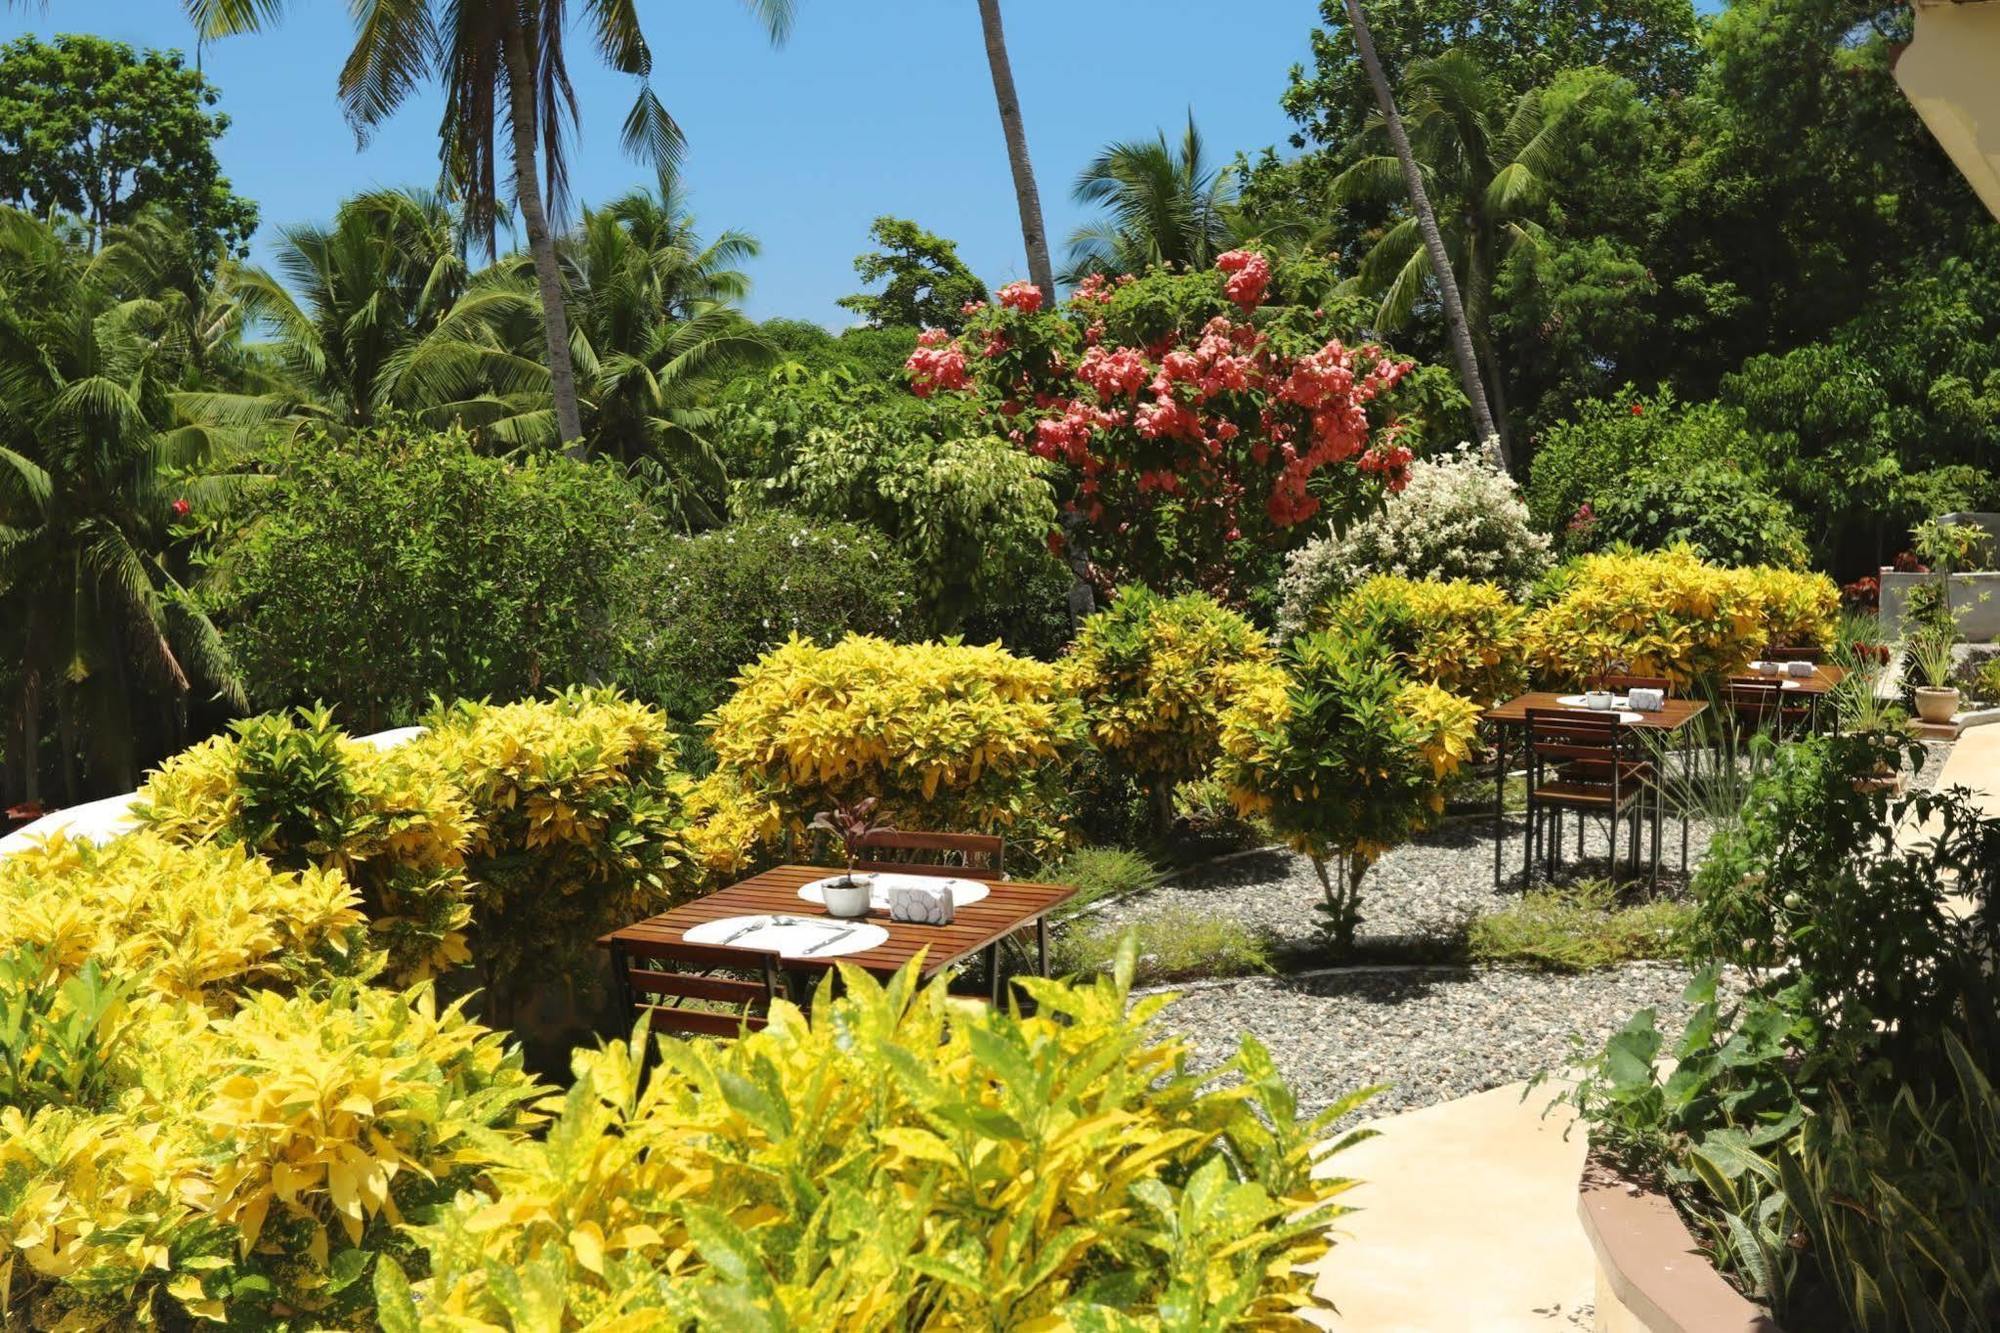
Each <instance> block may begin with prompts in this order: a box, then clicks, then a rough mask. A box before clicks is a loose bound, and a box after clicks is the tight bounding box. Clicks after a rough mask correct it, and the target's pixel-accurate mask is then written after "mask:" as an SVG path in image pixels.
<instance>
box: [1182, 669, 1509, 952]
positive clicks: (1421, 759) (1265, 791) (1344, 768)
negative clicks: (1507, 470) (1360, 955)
mask: <svg viewBox="0 0 2000 1333" xmlns="http://www.w3.org/2000/svg"><path fill="white" fill-rule="evenodd" d="M1239 671H1240V672H1241V673H1242V677H1243V679H1242V680H1241V681H1239V683H1238V687H1237V695H1236V701H1235V703H1234V704H1233V705H1232V706H1231V708H1230V710H1229V712H1228V713H1227V714H1226V715H1225V716H1224V718H1223V723H1222V752H1223V759H1222V762H1221V763H1220V764H1219V765H1218V766H1217V776H1218V777H1220V778H1221V779H1222V781H1224V782H1226V783H1227V784H1228V785H1229V788H1230V797H1231V799H1232V800H1234V801H1235V802H1236V804H1237V808H1238V809H1239V810H1240V811H1242V812H1243V813H1244V814H1245V815H1255V816H1262V817H1263V818H1264V819H1265V820H1266V821H1267V822H1268V823H1269V824H1270V826H1271V828H1272V830H1273V831H1274V832H1276V833H1277V834H1278V836H1279V837H1281V838H1283V839H1284V840H1285V841H1286V842H1288V843H1289V844H1290V845H1291V846H1292V847H1293V848H1295V849H1296V850H1298V851H1300V852H1303V853H1305V854H1306V855H1307V856H1308V857H1309V858H1310V859H1311V861H1312V864H1313V869H1314V871H1315V872H1316V873H1317V875H1318V877H1319V881H1320V887H1321V889H1322V891H1323V892H1324V894H1325V903H1324V907H1323V910H1324V911H1325V913H1326V916H1327V931H1328V933H1329V935H1330V936H1331V938H1332V942H1333V944H1334V947H1335V948H1336V949H1338V950H1340V951H1342V952H1345V951H1346V950H1347V949H1348V948H1350V947H1351V946H1352V945H1353V942H1354V931H1355V928H1356V927H1357V926H1358V925H1359V924H1360V921H1361V880H1362V876H1363V875H1365V874H1366V873H1367V871H1368V867H1369V866H1371V865H1373V864H1374V863H1375V861H1376V860H1377V859H1378V858H1379V857H1380V856H1381V855H1382V854H1383V853H1384V852H1386V851H1388V850H1389V848H1391V847H1393V846H1394V845H1395V844H1396V843H1398V842H1400V841H1402V840H1403V839H1404V838H1406V837H1408V836H1409V835H1410V833H1411V832H1412V831H1414V830H1416V829H1417V828H1420V827H1421V826H1422V825H1423V824H1424V823H1425V822H1426V821H1427V820H1428V819H1430V818H1431V817H1432V816H1434V815H1436V814H1438V813H1439V812H1441V811H1442V810H1443V808H1444V788H1445V784H1446V782H1447V781H1448V779H1449V778H1450V777H1451V776H1452V775H1453V774H1454V773H1455V772H1457V770H1458V768H1459V766H1460V765H1461V764H1463V763H1464V761H1465V760H1466V758H1467V757H1468V756H1469V754H1470V752H1471V747H1472V740H1473V733H1474V730H1475V728H1476V726H1477V718H1478V709H1477V708H1476V707H1475V706H1474V705H1473V704H1472V703H1471V702H1469V701H1467V700H1465V699H1461V698H1459V697H1458V696H1457V695H1455V694H1452V693H1450V692H1448V691H1446V690H1441V689H1439V688H1438V687H1437V686H1435V685H1426V684H1422V683H1420V682H1413V681H1411V680H1409V679H1408V678H1406V677H1405V676H1403V675H1402V673H1401V672H1400V671H1399V670H1398V669H1397V668H1396V666H1395V663H1394V660H1393V659H1392V658H1391V656H1390V654H1389V653H1388V652H1387V651H1386V650H1385V649H1384V648H1383V646H1382V645H1381V644H1380V643H1378V642H1377V641H1376V640H1374V639H1372V638H1369V637H1367V636H1365V635H1356V636H1350V637H1343V636H1341V635H1338V634H1335V633H1333V632H1330V631H1322V632H1320V633H1317V634H1305V635H1301V636H1299V637H1298V638H1295V639H1293V640H1291V641H1290V642H1289V643H1287V644H1286V645H1285V647H1284V649H1283V650H1282V652H1281V654H1280V657H1279V661H1278V663H1277V664H1276V665H1271V664H1266V663H1253V664H1248V665H1246V666H1243V667H1241V668H1239Z"/></svg>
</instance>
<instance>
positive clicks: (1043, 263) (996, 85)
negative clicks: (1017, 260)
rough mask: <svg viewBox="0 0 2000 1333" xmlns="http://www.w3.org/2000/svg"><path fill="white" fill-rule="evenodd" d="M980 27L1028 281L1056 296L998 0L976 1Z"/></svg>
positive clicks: (1047, 238)
mask: <svg viewBox="0 0 2000 1333" xmlns="http://www.w3.org/2000/svg"><path fill="white" fill-rule="evenodd" d="M979 26H980V29H981V30H982V31H983V32H984V33H985V36H986V67H987V69H988V70H990V71H991V72H992V74H993V100H994V101H995V102H997V103H998V104H999V106H1000V132H1001V134H1002V135H1004V136H1005V138H1006V140H1007V166H1008V168H1009V169H1010V170H1011V171H1012V172H1013V173H1014V205H1015V207H1016V208H1017V209H1019V210H1020V214H1021V241H1022V244H1023V245H1025V246H1026V247H1027V251H1028V280H1029V281H1030V282H1032V283H1034V284H1035V286H1037V287H1039V288H1041V289H1042V295H1044V296H1046V297H1047V298H1048V299H1049V300H1050V301H1051V302H1053V301H1054V300H1055V299H1056V279H1055V266H1054V265H1053V264H1051V263H1050V262H1049V232H1048V227H1047V226H1046V225H1045V224H1044V223H1043V221H1042V195H1041V192H1040V191H1039V190H1037V189H1036V188H1035V166H1034V163H1033V161H1031V160H1030V159H1029V157H1028V132H1027V130H1025V129H1024V128H1022V125H1021V98H1020V95H1019V94H1018V93H1016V92H1015V91H1014V64H1013V62H1012V61H1011V60H1009V59H1008V58H1007V34H1006V32H1005V31H1004V30H1003V29H1002V28H1001V26H1000V0H979Z"/></svg>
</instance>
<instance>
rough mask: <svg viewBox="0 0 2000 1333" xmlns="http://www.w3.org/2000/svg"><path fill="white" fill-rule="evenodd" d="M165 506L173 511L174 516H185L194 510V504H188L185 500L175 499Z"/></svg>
mask: <svg viewBox="0 0 2000 1333" xmlns="http://www.w3.org/2000/svg"><path fill="white" fill-rule="evenodd" d="M167 508H169V509H171V510H173V511H174V517H175V518H186V517H187V516H188V515H189V514H191V513H193V512H194V506H193V505H191V504H189V503H188V502H187V501H186V500H175V501H174V502H173V503H172V504H170V505H168V506H167Z"/></svg>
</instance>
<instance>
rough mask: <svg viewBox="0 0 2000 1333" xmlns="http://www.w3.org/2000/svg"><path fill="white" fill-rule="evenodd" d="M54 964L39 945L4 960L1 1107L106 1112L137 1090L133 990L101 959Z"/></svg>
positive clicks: (0, 968)
mask: <svg viewBox="0 0 2000 1333" xmlns="http://www.w3.org/2000/svg"><path fill="white" fill-rule="evenodd" d="M53 963H54V960H53V958H52V957H51V956H50V955H49V954H47V953H45V952H44V951H42V950H40V949H37V948H36V947H35V946H33V945H31V944H24V945H20V946H18V947H16V948H15V949H13V950H12V951H10V952H8V953H5V954H0V1106H9V1107H16V1108H18V1109H20V1110H22V1111H25V1112H28V1113H31V1114H32V1113H33V1112H34V1111H35V1110H36V1109H37V1108H38V1107H43V1106H73V1107H78V1108H80V1109H84V1110H93V1111H94V1110H100V1109H102V1108H103V1107H104V1106H106V1105H107V1104H108V1103H109V1102H110V1101H111V1098H112V1095H113V1094H114V1092H116V1091H117V1090H118V1089H119V1088H122V1087H125V1086H128V1085H129V1081H130V1073H129V1071H128V1070H126V1069H124V1068H121V1066H122V1065H124V1064H125V1063H126V1062H127V1061H128V1060H129V1058H130V1056H129V1052H128V1051H126V1050H125V1049H124V1047H125V1046H126V1045H127V1044H128V1042H129V1039H130V1037H131V1027H132V1017H131V1000H132V991H133V987H132V984H131V983H130V982H129V981H126V980H124V979H122V978H118V977H111V976H106V975H105V973H104V970H103V968H102V967H101V966H100V965H99V963H98V961H97V960H96V959H95V958H92V959H89V960H87V961H86V962H85V963H84V964H83V966H82V968H81V969H79V970H77V971H76V972H74V973H72V974H70V975H67V976H65V975H64V970H63V969H62V968H60V967H57V966H54V965H53Z"/></svg>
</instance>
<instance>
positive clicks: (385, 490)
mask: <svg viewBox="0 0 2000 1333" xmlns="http://www.w3.org/2000/svg"><path fill="white" fill-rule="evenodd" d="M273 464H274V468H275V471H276V476H275V478H274V481H273V483H272V485H271V486H270V487H269V488H268V489H267V490H265V491H263V492H261V493H260V495H259V498H258V501H257V506H256V511H255V514H254V516H253V517H252V519H251V521H250V522H249V525H248V527H247V529H246V530H245V531H244V532H243V533H242V535H241V536H240V537H237V538H235V539H234V540H232V541H231V542H230V543H229V544H228V545H226V546H225V547H224V548H223V549H222V551H221V552H220V554H219V556H218V570H217V573H218V591H217V593H216V596H215V600H216V603H217V611H218V614H219V616H221V617H223V618H225V619H226V621H227V623H228V629H227V631H226V634H227V639H228V643H229V647H230V651H231V653H232V654H233V655H234V657H235V659H236V661H237V662H238V663H239V664H240V666H241V668H242V670H243V672H244V675H245V677H246V678H247V679H248V680H249V681H250V683H251V686H252V690H253V694H252V698H253V701H255V702H256V703H258V704H259V705H260V706H264V707H275V706H281V705H284V704H287V703H291V702H294V701H299V700H311V699H318V700H322V701H325V702H327V703H331V704H334V705H336V706H338V707H339V708H340V710H341V711H342V712H343V714H344V715H345V716H346V717H348V718H350V719H352V720H353V722H354V723H356V724H357V725H358V726H361V727H364V728H366V729H368V730H374V729H377V728H379V727H382V726H385V725H389V724H394V723H406V722H411V721H414V720H415V719H416V718H417V717H418V716H420V715H421V714H422V712H423V711H424V709H425V708H426V707H427V706H428V702H429V700H430V698H431V697H432V696H433V695H442V696H445V697H452V696H464V697H472V698H477V697H480V696H494V697H498V698H503V699H507V698H520V697H522V696H524V695H527V694H531V693H534V692H536V691H538V690H541V689H543V688H545V687H548V686H552V685H565V684H571V683H575V682H579V681H584V680H588V679H592V678H594V677H598V676H600V675H601V674H602V673H605V672H607V671H609V670H610V669H611V667H612V666H613V664H614V663H616V662H617V661H618V660H619V659H620V655H621V653H622V651H623V650H624V648H625V646H626V641H627V640H626V636H627V635H628V634H629V633H630V632H631V629H632V624H633V619H634V615H635V603H636V602H637V600H638V598H639V597H641V596H642V595H643V594H644V592H645V590H644V588H643V587H642V586H641V583H642V575H643V574H644V572H645V571H646V570H648V569H649V568H652V567H653V566H652V565H651V562H650V560H649V559H648V556H649V553H650V550H651V549H652V548H654V547H655V546H656V545H657V544H658V542H659V541H660V540H661V537H660V534H659V531H658V524H657V522H656V521H655V519H654V517H653V515H652V514H651V513H650V511H648V510H647V509H646V507H645V506H643V505H642V504H641V503H640V501H639V500H638V499H637V497H636V496H635V495H634V494H633V492H632V490H631V488H630V487H629V486H628V485H627V484H626V483H625V482H624V481H623V480H622V479H620V478H619V477H618V476H617V475H616V473H615V472H613V471H611V470H609V469H607V468H606V467H604V466H602V465H587V464H579V463H573V462H570V461H568V460H566V459H561V458H550V459H535V460H531V461H528V462H525V463H508V462H503V461H501V460H498V459H492V458H484V457H481V456H479V455H478V454H476V453H474V452H473V450H472V447H471V444H470V442H469V441H468V440H467V438H466V436H465V435H464V433H463V432H461V431H459V430H457V429H453V430H449V431H445V432H443V433H439V434H433V433H428V432H424V431H420V430H417V429H414V428H409V427H404V426H389V427H385V428H383V429H381V430H377V431H370V432H366V433H362V434H358V435H355V436H353V437H351V438H350V439H348V440H347V441H346V442H345V443H344V444H343V445H342V447H339V448H332V447H329V444H328V442H327V441H326V440H325V439H314V440H312V441H310V442H300V443H298V444H294V445H288V446H285V447H284V448H282V449H280V450H279V451H278V452H277V453H276V454H275V456H274V459H273Z"/></svg>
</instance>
